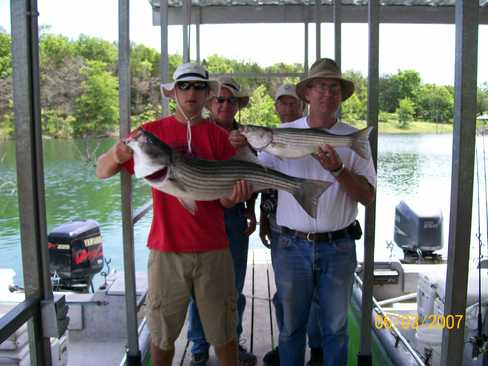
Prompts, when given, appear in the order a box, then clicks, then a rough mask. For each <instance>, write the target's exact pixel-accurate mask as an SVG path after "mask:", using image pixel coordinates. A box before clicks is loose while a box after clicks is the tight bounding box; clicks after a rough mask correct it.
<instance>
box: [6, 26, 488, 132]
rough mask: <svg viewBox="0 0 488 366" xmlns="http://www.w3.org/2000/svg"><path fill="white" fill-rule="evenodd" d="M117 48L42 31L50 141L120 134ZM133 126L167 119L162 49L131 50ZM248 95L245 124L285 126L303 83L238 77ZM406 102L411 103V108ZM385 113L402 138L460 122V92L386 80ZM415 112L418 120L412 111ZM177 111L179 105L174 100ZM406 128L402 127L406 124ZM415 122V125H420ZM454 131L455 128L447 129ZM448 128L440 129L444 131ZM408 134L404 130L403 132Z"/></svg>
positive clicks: (210, 61) (174, 59)
mask: <svg viewBox="0 0 488 366" xmlns="http://www.w3.org/2000/svg"><path fill="white" fill-rule="evenodd" d="M11 58H12V56H11V36H10V35H9V34H7V33H6V32H5V31H2V30H0V137H2V138H3V137H11V136H13V133H14V115H13V102H12V100H13V97H12V60H11ZM117 58H118V55H117V45H116V44H114V43H111V42H107V41H105V40H102V39H100V38H95V37H90V36H86V35H82V36H80V37H79V38H78V39H75V40H72V39H69V38H67V37H65V36H62V35H56V34H52V33H50V29H49V27H45V26H41V29H40V74H41V80H40V87H41V111H42V112H41V119H42V128H43V133H44V134H45V135H48V136H51V137H62V138H64V137H83V136H87V135H96V136H99V135H112V134H114V132H115V131H117V129H118V123H119V121H118V107H117V106H118V92H117V89H118V85H117V80H118V78H117V67H118V66H117ZM181 62H182V57H181V55H169V65H168V69H169V77H168V79H169V80H166V81H170V80H172V75H173V73H174V71H175V69H176V67H177V66H178V65H179V64H180V63H181ZM203 63H204V64H205V65H206V67H207V68H208V70H209V72H210V74H211V75H212V74H214V75H215V74H220V73H234V74H236V73H240V74H246V73H251V72H252V73H258V74H264V73H276V72H279V73H297V74H300V73H302V72H303V66H302V65H300V64H285V63H277V64H275V65H271V66H267V67H262V66H260V65H258V64H257V63H255V62H250V61H246V60H231V59H228V58H225V57H221V56H218V55H211V56H209V57H208V58H207V59H206V60H204V61H203ZM130 66H131V91H130V94H131V101H130V104H131V105H130V111H131V116H132V119H131V121H132V125H133V126H137V125H139V124H140V123H142V122H145V121H148V120H153V119H155V118H158V117H159V116H160V115H161V106H160V104H161V94H160V89H159V86H160V55H159V52H157V51H156V50H154V49H152V48H149V47H146V46H144V45H139V44H131V54H130ZM343 74H344V77H345V78H347V79H349V80H352V81H353V82H354V85H355V93H354V94H353V96H351V98H349V99H348V100H347V101H346V102H345V103H344V104H343V105H342V108H341V113H342V117H343V118H344V119H345V120H346V121H349V122H351V123H353V124H354V125H359V124H361V123H364V122H363V120H365V119H366V118H367V113H366V112H367V79H366V78H365V77H364V76H363V75H362V74H361V73H360V72H357V71H353V70H349V71H347V70H346V71H345V72H344V73H343ZM236 79H237V81H238V82H239V83H240V84H241V87H242V89H243V90H244V91H245V92H247V93H248V94H249V95H251V104H250V106H249V107H248V108H245V109H244V110H243V111H241V113H240V120H241V121H242V122H244V123H255V124H262V125H277V124H278V117H277V115H276V113H275V108H274V101H273V97H272V96H274V94H275V92H276V89H277V87H278V86H279V85H280V84H282V83H285V82H290V83H297V82H298V81H299V78H298V77H287V78H284V77H276V78H267V77H264V76H256V77H253V78H248V77H237V78H236ZM405 100H406V101H405ZM379 102H380V113H379V121H380V124H381V125H382V126H388V131H397V132H398V130H399V129H398V126H397V124H399V123H400V124H403V123H407V124H410V125H413V126H420V125H418V124H417V123H420V122H415V121H414V118H416V119H421V120H425V121H434V122H449V121H450V120H451V119H452V115H453V105H454V92H453V87H452V86H438V85H430V84H423V83H422V81H421V79H420V76H419V74H418V73H417V72H416V71H413V70H404V71H400V70H399V71H398V72H397V73H396V74H392V75H384V76H382V77H381V79H380V101H379ZM412 105H413V108H414V112H413V114H412V111H411V107H412ZM169 106H170V112H171V113H173V112H174V111H175V104H174V102H173V101H169ZM487 110H488V83H486V82H485V83H484V84H482V85H481V87H480V88H479V90H478V114H481V113H483V112H484V113H486V112H487ZM400 121H401V122H400ZM412 121H413V122H412ZM446 127H447V126H446ZM437 128H440V127H436V129H437ZM402 131H403V130H402Z"/></svg>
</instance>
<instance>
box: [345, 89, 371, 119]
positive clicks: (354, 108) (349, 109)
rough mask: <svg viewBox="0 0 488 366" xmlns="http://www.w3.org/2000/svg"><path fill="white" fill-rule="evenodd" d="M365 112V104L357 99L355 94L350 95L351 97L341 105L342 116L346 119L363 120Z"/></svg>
mask: <svg viewBox="0 0 488 366" xmlns="http://www.w3.org/2000/svg"><path fill="white" fill-rule="evenodd" d="M366 113H367V107H366V104H365V103H364V102H362V101H361V100H360V99H359V97H358V96H357V94H353V95H351V97H350V98H349V99H348V100H346V101H345V102H344V103H342V105H341V114H342V118H343V119H344V120H346V121H362V120H365V119H366Z"/></svg>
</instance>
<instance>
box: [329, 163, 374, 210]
mask: <svg viewBox="0 0 488 366" xmlns="http://www.w3.org/2000/svg"><path fill="white" fill-rule="evenodd" d="M336 179H337V181H338V182H339V184H340V185H341V187H342V189H344V190H345V191H346V192H347V193H348V194H349V196H350V197H351V198H352V199H353V200H355V201H358V202H360V203H362V204H363V205H364V206H367V205H369V204H370V203H372V202H373V200H374V197H375V189H374V187H373V186H372V185H371V184H369V182H368V180H367V179H366V178H365V177H363V176H361V175H357V174H354V173H353V172H351V171H350V170H349V169H344V171H343V172H342V173H341V175H339V176H338V177H337V178H336Z"/></svg>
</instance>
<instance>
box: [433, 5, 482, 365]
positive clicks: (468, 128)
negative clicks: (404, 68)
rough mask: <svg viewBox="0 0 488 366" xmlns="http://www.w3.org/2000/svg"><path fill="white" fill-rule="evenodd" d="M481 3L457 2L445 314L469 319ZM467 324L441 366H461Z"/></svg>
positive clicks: (447, 342)
mask: <svg viewBox="0 0 488 366" xmlns="http://www.w3.org/2000/svg"><path fill="white" fill-rule="evenodd" d="M478 12H479V3H478V2H477V1H465V0H457V1H456V10H455V20H456V61H455V80H454V88H455V95H454V131H453V144H452V176H451V208H450V218H449V247H448V257H447V258H448V261H447V277H446V299H445V307H444V314H465V312H466V291H467V281H468V271H469V268H468V267H469V248H470V243H471V240H470V238H471V213H472V201H473V175H474V153H475V146H476V138H475V131H476V93H477V87H476V76H477V72H478V67H477V65H478ZM464 320H465V317H464V316H463V318H462V321H461V323H460V324H459V326H458V327H455V329H449V330H446V329H445V330H444V331H443V335H442V351H441V364H442V365H447V364H449V365H462V363H463V349H464Z"/></svg>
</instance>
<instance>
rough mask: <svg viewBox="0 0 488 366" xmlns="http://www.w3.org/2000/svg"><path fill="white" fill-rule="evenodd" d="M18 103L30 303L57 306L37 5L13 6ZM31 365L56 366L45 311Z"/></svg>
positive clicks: (34, 324)
mask: <svg viewBox="0 0 488 366" xmlns="http://www.w3.org/2000/svg"><path fill="white" fill-rule="evenodd" d="M10 7H11V24H12V65H13V76H12V78H13V99H14V113H15V138H16V143H15V145H16V163H17V187H18V199H19V220H20V239H21V243H22V246H21V249H22V269H23V274H24V286H25V295H26V299H27V300H34V301H39V300H46V301H52V300H53V294H52V289H51V279H50V276H49V256H48V249H47V229H46V204H45V195H44V168H43V153H42V129H41V107H40V88H39V38H38V29H39V28H38V16H39V13H38V10H37V0H24V1H19V0H17V1H11V2H10ZM28 331H29V348H30V357H31V364H32V365H50V364H51V342H50V339H49V337H48V336H43V328H42V321H41V309H40V307H37V309H36V312H35V315H34V316H33V317H32V320H31V321H29V323H28Z"/></svg>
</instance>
